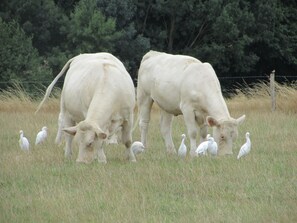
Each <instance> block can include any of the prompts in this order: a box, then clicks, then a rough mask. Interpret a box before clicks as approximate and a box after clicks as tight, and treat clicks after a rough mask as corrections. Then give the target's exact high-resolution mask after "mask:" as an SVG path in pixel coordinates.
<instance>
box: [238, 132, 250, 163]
mask: <svg viewBox="0 0 297 223" xmlns="http://www.w3.org/2000/svg"><path fill="white" fill-rule="evenodd" d="M245 138H246V142H245V144H243V145H242V146H241V148H240V150H239V153H238V155H237V159H240V158H241V157H243V156H246V155H247V154H248V153H249V152H250V151H251V145H252V143H251V140H250V133H249V132H247V133H245Z"/></svg>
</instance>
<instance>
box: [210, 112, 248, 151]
mask: <svg viewBox="0 0 297 223" xmlns="http://www.w3.org/2000/svg"><path fill="white" fill-rule="evenodd" d="M244 119H245V115H243V116H241V117H240V118H238V119H233V118H230V119H228V120H216V119H215V118H213V117H211V116H208V117H207V118H206V122H207V124H208V125H209V126H211V127H213V137H214V139H215V141H216V142H217V144H218V154H219V155H231V154H233V152H232V146H233V142H234V141H235V140H236V138H237V136H238V126H239V125H240V124H241V123H243V121H244Z"/></svg>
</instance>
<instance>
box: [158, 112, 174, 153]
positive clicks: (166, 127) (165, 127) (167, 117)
mask: <svg viewBox="0 0 297 223" xmlns="http://www.w3.org/2000/svg"><path fill="white" fill-rule="evenodd" d="M172 119H173V115H172V114H169V113H167V112H165V111H164V110H161V121H160V127H161V134H162V136H163V139H164V141H165V145H166V149H167V153H171V154H175V153H176V150H175V147H174V144H173V141H172V135H171V128H172Z"/></svg>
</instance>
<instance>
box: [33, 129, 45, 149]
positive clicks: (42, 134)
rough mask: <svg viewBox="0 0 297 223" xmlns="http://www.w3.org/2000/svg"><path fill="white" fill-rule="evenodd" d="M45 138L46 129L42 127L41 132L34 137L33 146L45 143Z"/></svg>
mask: <svg viewBox="0 0 297 223" xmlns="http://www.w3.org/2000/svg"><path fill="white" fill-rule="evenodd" d="M46 137H47V127H46V126H44V127H42V129H41V131H40V132H38V134H37V136H36V141H35V145H37V144H41V143H43V142H44V141H45V139H46Z"/></svg>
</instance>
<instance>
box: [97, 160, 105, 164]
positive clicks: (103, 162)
mask: <svg viewBox="0 0 297 223" xmlns="http://www.w3.org/2000/svg"><path fill="white" fill-rule="evenodd" d="M98 163H102V164H106V163H107V161H106V160H100V159H98Z"/></svg>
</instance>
